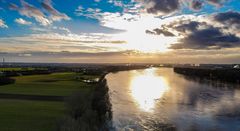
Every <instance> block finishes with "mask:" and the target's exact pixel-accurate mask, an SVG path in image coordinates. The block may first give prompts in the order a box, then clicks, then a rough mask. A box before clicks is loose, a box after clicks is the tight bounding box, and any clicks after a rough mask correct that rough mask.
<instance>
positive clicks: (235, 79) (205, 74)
mask: <svg viewBox="0 0 240 131" xmlns="http://www.w3.org/2000/svg"><path fill="white" fill-rule="evenodd" d="M174 72H176V73H178V74H182V75H185V76H191V77H197V78H203V79H210V80H220V81H223V82H231V83H240V70H239V69H233V68H201V67H174Z"/></svg>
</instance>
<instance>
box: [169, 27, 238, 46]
mask: <svg viewBox="0 0 240 131" xmlns="http://www.w3.org/2000/svg"><path fill="white" fill-rule="evenodd" d="M193 23H194V24H193ZM193 25H195V26H193ZM187 26H189V27H188V29H189V31H190V33H189V34H185V36H184V38H182V39H181V40H180V41H179V42H180V43H178V44H174V45H172V47H171V48H172V49H221V48H232V47H238V46H240V38H239V37H237V36H236V35H234V34H230V33H224V32H223V31H222V29H221V28H217V27H213V26H212V25H206V23H199V22H190V23H189V24H185V25H184V27H187ZM197 26H204V27H205V28H203V29H201V28H196V27H197ZM177 28H179V27H177Z"/></svg>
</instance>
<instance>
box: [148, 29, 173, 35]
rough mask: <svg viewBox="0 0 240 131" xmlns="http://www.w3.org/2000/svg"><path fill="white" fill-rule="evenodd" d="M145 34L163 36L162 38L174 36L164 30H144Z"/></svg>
mask: <svg viewBox="0 0 240 131" xmlns="http://www.w3.org/2000/svg"><path fill="white" fill-rule="evenodd" d="M146 33H147V34H154V35H161V34H162V35H164V36H175V35H174V34H173V33H171V32H169V31H167V30H166V29H159V28H156V29H154V30H153V31H150V30H146Z"/></svg>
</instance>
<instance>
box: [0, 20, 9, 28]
mask: <svg viewBox="0 0 240 131" xmlns="http://www.w3.org/2000/svg"><path fill="white" fill-rule="evenodd" d="M0 28H8V26H7V25H6V24H5V22H4V21H3V20H2V19H0Z"/></svg>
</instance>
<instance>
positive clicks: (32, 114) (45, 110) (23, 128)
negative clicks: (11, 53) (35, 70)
mask: <svg viewBox="0 0 240 131" xmlns="http://www.w3.org/2000/svg"><path fill="white" fill-rule="evenodd" d="M98 77H99V76H97V75H84V74H82V73H75V72H63V73H52V74H47V75H28V76H17V77H13V79H15V80H16V81H15V83H13V84H8V85H3V86H0V94H15V95H33V96H34V95H38V96H62V97H66V98H67V97H68V96H71V95H73V94H74V93H75V92H81V94H83V95H84V94H85V95H84V96H86V94H89V93H91V92H93V90H94V87H95V86H94V84H92V83H86V82H84V80H89V79H95V78H98ZM83 99H84V98H83ZM85 101H86V103H91V99H86V100H85ZM66 110H67V107H66V101H53V100H37V101H36V100H24V99H15V98H13V99H6V98H1V95H0V118H1V119H0V130H1V131H54V130H57V125H58V123H59V122H60V121H61V120H62V119H63V118H64V116H65V115H66Z"/></svg>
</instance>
